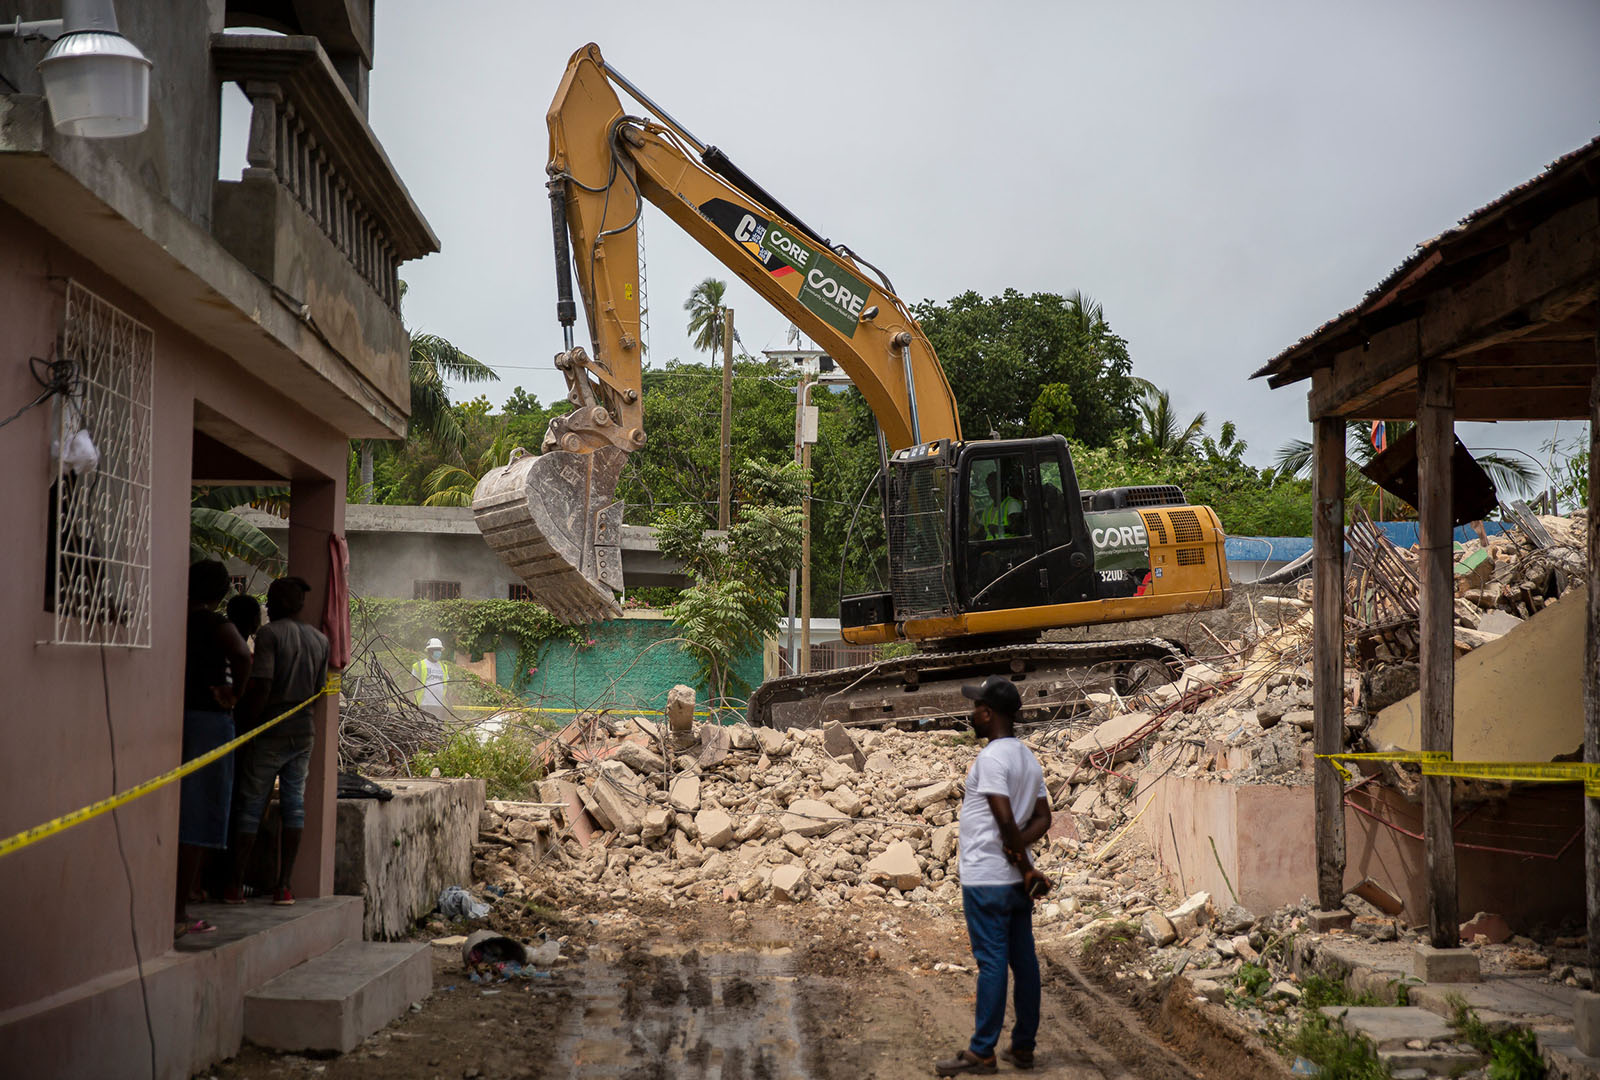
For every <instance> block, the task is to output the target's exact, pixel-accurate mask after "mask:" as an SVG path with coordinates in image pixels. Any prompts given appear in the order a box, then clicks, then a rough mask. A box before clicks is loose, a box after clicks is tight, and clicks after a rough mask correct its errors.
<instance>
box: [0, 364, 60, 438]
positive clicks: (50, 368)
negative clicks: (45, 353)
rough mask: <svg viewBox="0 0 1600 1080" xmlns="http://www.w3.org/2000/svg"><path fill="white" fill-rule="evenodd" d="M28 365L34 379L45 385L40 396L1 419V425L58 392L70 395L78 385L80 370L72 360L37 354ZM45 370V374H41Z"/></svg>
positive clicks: (3, 425) (41, 403)
mask: <svg viewBox="0 0 1600 1080" xmlns="http://www.w3.org/2000/svg"><path fill="white" fill-rule="evenodd" d="M28 367H29V368H30V369H31V370H32V372H33V379H34V381H35V382H37V383H38V384H39V385H40V386H42V387H44V389H43V390H41V391H39V396H38V397H36V398H34V399H33V400H32V401H30V402H28V403H27V404H26V405H24V406H22V408H20V409H18V410H17V411H16V412H14V413H12V414H11V415H10V416H8V417H6V418H5V419H4V420H0V427H5V426H6V425H7V424H9V423H11V421H13V420H15V419H17V418H18V417H19V416H21V415H22V414H24V413H26V412H27V411H28V410H29V409H32V408H35V407H36V406H39V405H43V404H44V403H45V402H46V401H49V400H50V399H51V398H52V397H54V396H55V395H56V394H62V395H65V396H70V395H71V394H72V393H74V392H75V390H76V389H77V385H78V371H77V367H76V365H74V364H73V362H72V361H71V360H41V359H39V357H37V356H30V357H28ZM41 372H43V374H41Z"/></svg>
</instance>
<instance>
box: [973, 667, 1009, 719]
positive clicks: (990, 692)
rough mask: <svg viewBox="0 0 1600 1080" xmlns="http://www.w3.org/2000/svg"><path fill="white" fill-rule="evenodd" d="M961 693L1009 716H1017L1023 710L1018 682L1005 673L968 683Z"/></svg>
mask: <svg viewBox="0 0 1600 1080" xmlns="http://www.w3.org/2000/svg"><path fill="white" fill-rule="evenodd" d="M961 693H962V694H963V695H965V696H966V697H969V698H971V699H972V700H973V701H976V702H977V703H978V704H979V705H987V706H989V708H991V709H993V710H994V711H995V712H998V713H1004V714H1005V715H1007V716H1015V715H1017V713H1019V712H1021V711H1022V695H1021V694H1020V693H1018V692H1017V684H1016V683H1014V682H1012V681H1011V680H1010V679H1008V678H1006V677H1005V676H1004V675H990V676H989V677H988V678H987V679H985V680H983V681H982V682H981V683H967V684H966V685H965V686H963V687H962V688H961Z"/></svg>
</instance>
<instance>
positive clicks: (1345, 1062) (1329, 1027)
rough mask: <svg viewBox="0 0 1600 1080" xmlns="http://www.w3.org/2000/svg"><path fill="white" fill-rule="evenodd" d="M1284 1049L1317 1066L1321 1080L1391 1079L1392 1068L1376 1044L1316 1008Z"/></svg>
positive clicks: (1290, 1036)
mask: <svg viewBox="0 0 1600 1080" xmlns="http://www.w3.org/2000/svg"><path fill="white" fill-rule="evenodd" d="M1282 1049H1283V1051H1284V1053H1286V1054H1290V1055H1298V1056H1299V1057H1303V1058H1305V1059H1306V1060H1307V1061H1309V1062H1311V1063H1312V1064H1313V1065H1315V1066H1317V1076H1318V1077H1319V1078H1320V1080H1389V1066H1387V1065H1386V1064H1384V1063H1383V1061H1382V1060H1381V1059H1380V1058H1379V1057H1378V1052H1377V1051H1376V1050H1375V1049H1373V1046H1372V1043H1370V1042H1368V1041H1367V1040H1366V1039H1364V1038H1362V1037H1361V1036H1360V1035H1358V1034H1356V1033H1354V1032H1352V1031H1350V1030H1349V1029H1347V1028H1346V1027H1345V1026H1344V1021H1342V1020H1335V1019H1329V1018H1328V1017H1327V1016H1325V1015H1324V1014H1323V1013H1321V1012H1318V1011H1317V1010H1315V1009H1309V1010H1307V1011H1306V1013H1305V1015H1304V1017H1303V1018H1302V1019H1301V1021H1300V1024H1299V1026H1298V1027H1297V1028H1295V1029H1294V1031H1292V1032H1290V1034H1289V1035H1288V1036H1287V1037H1286V1038H1285V1039H1284V1040H1283V1043H1282Z"/></svg>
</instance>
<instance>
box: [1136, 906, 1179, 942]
mask: <svg viewBox="0 0 1600 1080" xmlns="http://www.w3.org/2000/svg"><path fill="white" fill-rule="evenodd" d="M1139 932H1140V933H1142V934H1143V935H1144V936H1145V939H1146V940H1147V941H1149V942H1150V944H1152V945H1154V946H1155V947H1156V948H1158V949H1159V948H1161V947H1162V946H1165V945H1171V944H1172V943H1173V942H1174V941H1176V940H1178V931H1177V930H1176V929H1175V928H1174V927H1173V925H1172V920H1171V919H1169V918H1167V917H1166V916H1165V915H1163V914H1161V912H1159V911H1147V912H1145V913H1144V919H1143V920H1141V921H1140V923H1139Z"/></svg>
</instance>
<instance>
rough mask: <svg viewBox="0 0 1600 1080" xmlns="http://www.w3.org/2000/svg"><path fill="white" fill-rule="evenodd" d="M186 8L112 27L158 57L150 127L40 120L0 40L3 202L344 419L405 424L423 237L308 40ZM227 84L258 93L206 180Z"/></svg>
mask: <svg viewBox="0 0 1600 1080" xmlns="http://www.w3.org/2000/svg"><path fill="white" fill-rule="evenodd" d="M191 22H192V20H177V21H174V22H172V23H171V24H170V25H168V24H166V23H163V22H162V20H161V19H160V18H159V17H158V16H157V14H156V12H155V9H154V8H151V9H149V10H148V11H146V10H145V9H142V8H139V9H137V10H135V11H134V12H133V13H132V15H131V17H130V19H129V22H128V25H127V26H126V27H125V31H126V32H127V33H129V34H130V36H131V37H133V38H136V39H137V40H138V41H140V42H143V43H145V46H146V48H147V51H148V52H149V53H150V55H151V56H152V57H153V58H154V59H155V61H156V64H157V69H158V70H159V71H161V72H162V73H163V74H162V76H161V77H159V78H158V79H156V80H155V82H154V84H153V87H152V98H151V117H152V122H151V128H150V130H149V131H148V132H147V133H146V134H144V135H141V136H136V137H134V138H131V139H127V140H104V141H98V140H85V139H74V138H70V137H64V136H61V135H58V134H56V132H55V131H54V130H53V128H52V125H51V123H50V117H49V110H48V108H47V107H46V105H45V103H44V101H43V100H42V98H41V97H40V96H39V95H38V93H37V92H36V89H37V88H36V86H35V85H34V82H36V80H33V79H32V77H31V72H32V64H33V63H34V62H35V61H36V56H35V55H34V54H33V53H31V52H27V51H26V48H25V47H24V46H22V45H18V44H16V43H12V44H11V45H10V46H9V47H8V48H9V50H10V51H9V52H8V51H7V50H5V49H0V60H7V58H8V57H9V58H11V60H9V61H8V64H0V75H6V77H7V81H10V82H11V83H13V84H17V83H18V80H20V81H21V89H22V92H19V93H0V203H3V204H6V205H7V206H9V207H11V208H13V209H15V210H17V211H18V212H20V213H21V214H22V215H23V216H24V217H26V218H27V219H29V220H31V221H32V222H33V223H34V224H36V225H38V226H39V227H40V228H42V229H44V230H45V231H46V232H48V233H50V234H51V235H53V236H54V237H56V238H57V239H59V240H60V241H62V242H63V243H65V244H66V245H67V246H68V247H70V248H72V249H73V250H74V251H75V252H77V253H78V254H80V255H82V256H83V257H84V258H85V259H86V260H88V262H90V263H92V264H94V265H95V266H96V267H98V269H99V270H101V271H104V272H105V274H107V275H109V276H110V278H112V279H113V280H114V281H116V282H117V283H119V284H121V285H123V286H125V287H126V288H127V289H128V290H129V293H130V294H132V295H137V296H139V297H141V298H142V299H143V300H145V301H147V302H148V303H149V304H150V306H151V307H153V308H154V309H155V310H156V311H157V312H159V313H160V314H161V315H162V316H164V317H165V318H167V319H168V320H170V321H171V322H172V323H173V324H175V325H176V326H178V327H179V328H181V329H183V330H184V331H186V332H187V333H189V334H191V335H193V336H194V337H195V338H196V339H197V340H199V341H201V342H203V343H205V344H206V345H208V346H210V347H212V348H214V349H216V350H217V351H218V352H220V353H222V354H224V355H226V356H227V357H229V358H230V359H231V360H232V361H233V362H234V363H236V364H238V365H239V366H240V367H241V368H242V369H243V370H244V371H245V372H247V373H248V374H249V375H251V376H253V377H254V378H256V379H259V380H260V381H261V382H263V383H265V384H266V385H267V386H269V387H271V388H272V389H274V390H276V391H278V392H280V393H282V394H284V395H286V396H288V397H290V398H292V399H293V400H295V401H297V402H299V403H301V404H302V405H304V406H305V407H306V408H307V409H309V410H310V411H311V412H312V413H314V414H315V415H316V416H318V417H319V418H320V419H322V420H323V421H324V422H326V423H327V424H328V425H330V426H331V427H333V428H334V429H335V430H337V431H339V432H340V433H341V434H343V435H346V436H348V437H350V438H375V439H390V438H396V437H399V436H403V435H404V434H405V431H406V422H407V419H408V417H409V414H410V411H411V400H410V388H409V378H408V370H407V368H408V360H409V351H410V350H409V344H408V340H407V337H406V333H405V327H404V326H403V324H402V323H401V321H400V315H399V310H398V308H399V290H398V279H397V276H396V275H397V269H398V267H399V265H400V263H402V262H404V261H406V260H408V259H415V258H420V257H421V256H423V255H426V254H428V253H429V252H431V251H435V250H437V249H438V246H439V245H438V240H437V238H436V237H435V236H434V234H433V231H432V229H431V228H429V226H428V223H427V221H426V220H425V219H424V218H423V216H422V214H421V213H420V211H419V210H418V209H417V207H416V205H415V203H413V201H412V200H411V197H410V195H409V194H408V193H407V192H406V189H405V185H404V184H403V183H402V182H401V181H400V179H399V177H398V175H397V174H396V172H395V170H394V167H393V165H392V164H391V163H390V162H389V159H388V157H387V156H386V155H385V154H384V151H383V148H382V146H381V145H380V144H379V143H378V140H377V138H376V136H374V135H373V133H372V130H371V129H370V128H369V127H368V126H367V122H366V117H365V114H364V113H363V111H362V110H361V108H360V107H359V106H358V104H357V103H356V101H355V99H354V98H352V97H351V95H350V91H349V89H348V88H347V84H346V82H345V80H343V79H341V78H340V76H339V75H338V73H337V72H336V71H335V68H334V65H333V64H332V63H331V62H330V61H329V59H328V57H327V54H326V53H325V52H324V51H323V49H322V46H321V45H320V44H319V43H318V41H317V39H315V38H311V37H258V36H245V35H227V36H225V37H224V36H221V35H211V34H209V33H206V32H205V24H204V22H200V23H199V24H198V25H197V26H194V27H193V29H192V30H191ZM31 47H32V46H29V47H28V48H31ZM36 51H38V50H36ZM207 60H209V63H208V62H207ZM228 81H236V82H239V83H240V84H241V86H242V87H243V88H244V90H245V92H246V94H247V95H248V96H250V97H251V98H252V99H253V100H254V102H255V112H254V115H253V122H252V132H251V139H250V152H249V160H250V165H249V167H248V168H247V169H246V170H245V171H244V175H243V176H241V177H240V179H239V180H237V181H233V180H228V181H215V180H213V179H212V177H214V176H215V175H216V165H215V162H216V147H217V142H216V125H217V111H218V109H219V107H220V106H219V102H218V94H217V91H218V89H219V88H220V85H221V84H222V83H223V82H228ZM5 85H6V82H5V81H0V87H5ZM208 88H209V91H210V92H209V93H208V92H207V90H208ZM208 133H209V134H208ZM205 191H209V192H210V197H209V198H207V197H206V196H205V195H204V194H203V193H204V192H205ZM208 204H209V205H208ZM201 426H202V427H203V426H204V425H201ZM218 437H219V438H221V437H222V436H221V435H220V434H219V435H218Z"/></svg>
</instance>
